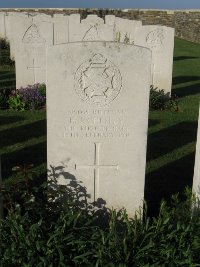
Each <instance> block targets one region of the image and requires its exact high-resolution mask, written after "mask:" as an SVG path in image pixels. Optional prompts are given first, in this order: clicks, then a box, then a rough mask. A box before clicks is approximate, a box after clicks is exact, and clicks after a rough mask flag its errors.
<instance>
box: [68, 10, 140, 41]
mask: <svg viewBox="0 0 200 267" xmlns="http://www.w3.org/2000/svg"><path fill="white" fill-rule="evenodd" d="M141 25H142V23H141V22H140V21H135V20H127V19H121V18H117V17H115V16H113V15H108V16H105V22H104V20H103V19H102V18H100V17H98V16H97V15H88V16H87V18H86V19H83V20H81V18H80V14H74V15H70V16H69V36H70V37H69V40H70V42H76V41H117V42H122V43H133V42H134V38H135V29H136V27H139V26H141Z"/></svg>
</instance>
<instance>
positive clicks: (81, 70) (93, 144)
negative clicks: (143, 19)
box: [47, 42, 151, 216]
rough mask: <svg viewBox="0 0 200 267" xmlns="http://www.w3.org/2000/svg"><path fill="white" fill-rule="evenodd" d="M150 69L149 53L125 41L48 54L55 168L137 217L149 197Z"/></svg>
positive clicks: (77, 46) (67, 47)
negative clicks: (146, 185)
mask: <svg viewBox="0 0 200 267" xmlns="http://www.w3.org/2000/svg"><path fill="white" fill-rule="evenodd" d="M150 65H151V52H150V50H149V49H146V48H143V47H138V46H134V45H127V44H122V43H113V42H78V43H72V44H66V45H59V46H54V47H51V48H48V49H47V138H48V168H50V166H53V167H58V166H60V170H59V168H57V171H56V172H57V173H58V174H59V178H58V180H59V182H60V183H69V182H70V181H72V180H73V179H76V180H77V182H79V183H81V185H82V186H85V187H86V189H87V191H88V193H89V194H90V196H91V198H90V201H91V202H93V201H97V202H99V201H100V202H101V201H102V200H104V201H105V202H106V205H107V207H114V208H122V207H125V208H126V209H127V210H128V213H129V215H130V216H133V215H134V212H135V210H136V209H138V208H139V206H140V205H142V201H143V196H144V178H145V164H146V141H147V124H148V104H149V86H150ZM57 70H59V71H57ZM141 77H142V79H141ZM72 182H73V181H72Z"/></svg>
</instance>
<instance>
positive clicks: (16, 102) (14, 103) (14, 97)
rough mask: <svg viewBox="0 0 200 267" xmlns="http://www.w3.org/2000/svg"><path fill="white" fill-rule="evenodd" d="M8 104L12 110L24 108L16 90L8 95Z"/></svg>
mask: <svg viewBox="0 0 200 267" xmlns="http://www.w3.org/2000/svg"><path fill="white" fill-rule="evenodd" d="M8 105H9V108H10V109H13V110H18V111H22V110H25V103H24V101H23V99H22V97H21V95H20V94H19V92H18V91H17V90H15V91H13V92H12V93H11V95H10V96H9V99H8Z"/></svg>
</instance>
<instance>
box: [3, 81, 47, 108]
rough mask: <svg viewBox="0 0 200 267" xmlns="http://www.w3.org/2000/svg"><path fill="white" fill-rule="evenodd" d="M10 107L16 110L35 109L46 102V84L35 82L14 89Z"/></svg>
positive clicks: (9, 102)
mask: <svg viewBox="0 0 200 267" xmlns="http://www.w3.org/2000/svg"><path fill="white" fill-rule="evenodd" d="M8 104H9V107H10V108H11V109H14V110H35V109H40V108H43V107H44V106H45V104H46V85H45V84H39V83H37V84H34V85H28V86H27V87H21V88H20V89H17V90H16V91H13V93H12V95H10V98H9V100H8Z"/></svg>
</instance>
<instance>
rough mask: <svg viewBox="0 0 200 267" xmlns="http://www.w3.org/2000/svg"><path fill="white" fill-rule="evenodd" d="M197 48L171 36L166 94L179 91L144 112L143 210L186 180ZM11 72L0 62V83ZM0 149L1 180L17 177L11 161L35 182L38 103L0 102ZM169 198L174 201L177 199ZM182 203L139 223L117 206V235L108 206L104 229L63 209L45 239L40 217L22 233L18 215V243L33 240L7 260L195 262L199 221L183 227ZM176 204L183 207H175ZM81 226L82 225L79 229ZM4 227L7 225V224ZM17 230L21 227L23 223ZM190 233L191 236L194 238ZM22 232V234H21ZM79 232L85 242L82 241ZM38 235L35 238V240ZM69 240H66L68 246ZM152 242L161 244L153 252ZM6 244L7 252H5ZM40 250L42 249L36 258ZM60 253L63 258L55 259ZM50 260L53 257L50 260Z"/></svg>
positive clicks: (41, 171) (42, 168) (41, 165)
mask: <svg viewBox="0 0 200 267" xmlns="http://www.w3.org/2000/svg"><path fill="white" fill-rule="evenodd" d="M199 51H200V45H199V44H195V43H191V42H188V41H185V40H181V39H178V38H176V39H175V50H174V65H173V90H172V94H176V95H177V96H178V103H179V111H178V112H174V111H150V114H149V130H148V145H147V167H146V181H145V199H146V200H147V204H148V214H149V215H155V214H157V212H158V207H159V205H160V200H161V199H162V198H165V199H166V200H169V199H170V197H171V195H172V194H175V193H177V192H179V193H180V194H181V195H182V193H183V191H184V190H185V187H186V186H189V187H191V186H192V179H193V170H194V158H195V145H196V135H197V119H198V110H199V100H200V90H199V88H200V71H199V70H200V56H199ZM2 55H3V54H1V57H2ZM14 77H15V74H14V68H13V67H12V66H10V65H7V64H6V63H5V64H3V65H1V67H0V88H3V87H7V88H10V87H12V88H14V87H13V86H14V81H15V80H14ZM0 155H1V162H2V178H3V181H5V182H6V183H7V184H13V183H14V184H16V183H17V181H16V179H18V178H19V177H17V176H16V174H15V173H14V171H13V170H12V168H13V167H14V166H20V165H23V166H25V165H26V164H27V165H29V164H33V165H34V167H33V170H34V171H35V172H36V173H37V181H36V183H37V184H38V181H39V180H38V179H40V177H44V176H45V173H46V161H47V159H46V112H45V110H36V111H21V112H16V111H12V110H0ZM16 177H17V178H16ZM14 181H15V182H14ZM43 181H44V180H43ZM43 181H42V182H43ZM175 204H177V202H176V201H175ZM181 205H182V204H180V206H178V204H177V207H175V206H173V209H171V210H167V209H166V210H165V212H162V209H161V211H160V216H159V217H158V219H155V221H153V222H152V223H151V224H150V222H149V220H148V219H147V218H146V219H145V224H144V225H143V224H142V221H140V220H138V221H137V220H135V222H132V223H130V225H129V223H128V219H127V216H126V214H121V217H122V219H123V223H124V224H125V225H126V226H125V229H126V230H125V231H124V232H123V235H122V236H117V234H116V233H117V229H120V227H124V226H123V225H124V224H123V225H122V224H120V223H121V222H120V220H119V217H120V216H119V215H118V214H116V213H115V212H113V213H111V215H110V217H109V218H110V221H109V226H108V229H109V230H108V232H106V233H105V232H103V231H101V230H100V231H98V230H97V228H95V226H94V222H93V223H91V222H90V223H89V222H85V221H86V219H85V217H84V215H80V213H78V214H77V213H76V212H74V210H73V209H72V211H70V210H67V212H66V215H62V216H63V217H62V216H61V217H60V221H59V222H60V224H59V223H58V224H57V226H56V227H55V229H54V232H53V230H52V229H51V231H52V232H51V231H50V230H49V232H50V233H51V236H50V234H49V240H48V246H46V243H45V241H44V242H42V239H40V238H39V236H40V234H41V232H40V229H39V227H41V228H42V227H43V226H42V222H41V225H39V224H36V221H35V225H34V227H33V228H31V230H30V232H29V235H27V229H25V228H26V227H24V226H25V224H26V223H27V221H26V218H24V221H23V222H22V227H23V231H24V232H23V234H24V235H27V236H26V237H24V239H23V238H22V236H23V234H21V237H20V240H21V242H22V243H23V242H24V247H21V248H20V249H21V250H20V251H23V249H24V251H26V250H28V249H27V247H28V246H29V245H28V242H30V240H31V242H33V240H35V241H34V242H35V244H36V245H35V246H36V248H33V247H32V251H31V250H30V251H28V252H30V254H31V256H30V255H29V253H28V252H27V253H26V252H19V253H21V254H20V255H22V256H21V258H18V256H16V261H14V260H15V256H13V255H14V254H13V255H12V257H13V262H12V264H13V263H15V265H10V266H22V265H20V260H21V262H23V260H24V259H25V258H26V259H27V261H26V262H28V261H29V264H30V265H23V266H121V267H123V266H124V267H125V266H200V265H199V262H200V258H199V249H200V244H199V237H198V236H196V234H197V233H198V231H199V227H200V226H199V222H197V223H196V222H194V225H192V227H193V226H194V228H191V229H192V231H191V229H190V228H188V227H189V226H191V225H189V223H188V222H189V221H190V219H191V217H190V215H189V214H187V209H188V203H186V204H183V206H181ZM179 207H181V208H182V209H180V210H179ZM183 211H185V212H186V214H185V215H184V216H183V217H185V221H184V222H185V224H184V222H183V224H182V225H180V223H179V218H180V216H181V214H182V212H183ZM176 212H177V213H176ZM36 214H37V213H36ZM177 214H178V215H177ZM37 215H38V214H37ZM186 215H187V216H186ZM188 215H189V216H188ZM13 216H14V215H13ZM17 216H18V215H16V217H12V218H11V217H10V218H9V219H8V224H9V223H10V225H11V224H12V223H11V220H12V219H13V220H15V221H17V220H18V219H19V217H17ZM35 220H36V219H35ZM47 221H48V220H47ZM117 221H118V222H119V225H118V224H117ZM62 223H65V224H66V225H67V227H68V228H69V229H72V228H75V234H74V232H73V234H72V232H70V235H68V236H67V238H69V239H68V240H67V239H63V236H65V234H66V233H65V232H64V231H66V230H64V229H63V228H62ZM172 223H175V224H176V223H177V225H176V226H175V228H176V229H174V228H173V227H172ZM188 225H189V226H188ZM81 226H83V227H85V228H84V229H83V228H81ZM166 227H167V228H166ZM184 227H185V228H184ZM6 229H7V230H8V228H6ZM88 229H90V233H88V231H87V230H88ZM133 229H135V230H133ZM11 230H12V229H11ZM19 231H21V233H22V228H21V230H19ZM31 231H32V232H31ZM69 231H70V230H69ZM134 231H135V232H134ZM13 233H14V235H15V234H17V233H18V229H17V228H15V227H13ZM88 234H89V235H88ZM131 234H133V235H135V234H137V238H134V239H133V238H132V239H131V240H130V239H129V238H130V236H131ZM91 236H92V238H93V240H98V241H97V242H96V243H95V242H93V243H92V239H91ZM97 236H98V237H97ZM147 236H150V239H151V242H149V241H148V238H147ZM194 236H196V237H195V238H196V239H195V238H193V237H194ZM40 237H41V236H40ZM1 238H3V240H4V243H5V248H6V245H7V246H9V245H8V243H7V242H8V241H7V239H8V240H9V238H10V237H9V238H8V237H6V234H5V235H4V236H3V235H2V236H1ZM45 238H46V237H45ZM70 238H71V239H70ZM25 239H27V240H28V241H27V242H25ZM190 239H191V240H192V245H191V247H190V246H188V244H187V242H189V240H190ZM193 239H194V240H193ZM22 240H23V241H22ZM38 240H39V241H38ZM58 240H59V241H58ZM85 240H86V241H87V245H85V244H86V243H85V242H86V241H85ZM37 241H38V242H40V243H38V244H37ZM56 242H63V244H62V245H63V248H64V247H65V248H66V249H68V250H69V251H70V252H69V251H68V260H69V262H68V263H66V258H65V256H66V255H65V254H63V251H64V250H65V249H63V248H62V246H61V247H60V248H59V247H57V246H56V244H57V243H56ZM120 242H122V243H123V246H121V245H120V244H121V243H120ZM131 242H132V243H131ZM134 242H135V243H134ZM162 242H163V243H162ZM167 242H168V243H167ZM133 243H134V244H133ZM161 243H162V244H161ZM59 244H61V243H59ZM72 244H73V248H72V249H71V247H72ZM124 244H125V245H124ZM140 244H141V245H140ZM171 244H172V245H171ZM177 244H179V245H177ZM132 245H135V252H134V250H132V251H130V250H129V248H130V246H132ZM158 246H159V249H160V250H159V251H160V252H158ZM41 247H42V248H44V247H45V249H46V250H43V251H42V250H41ZM13 249H16V250H17V249H18V245H17V242H15V241H13V248H12V251H13ZM70 249H71V250H70ZM10 251H11V250H10ZM10 251H9V253H11V252H10ZM44 251H45V252H44ZM9 253H8V256H7V259H6V257H5V259H4V260H5V263H4V264H6V263H7V264H8V265H9V264H11V262H10V261H9V259H8V258H9ZM37 253H40V257H39V258H38V262H39V260H41V262H43V265H34V264H35V263H36V258H37V256H36V255H37ZM45 253H46V254H45ZM70 253H71V254H70ZM73 253H74V254H73ZM134 253H135V254H134ZM26 254H27V255H26ZM10 255H11V254H10ZM34 255H35V257H34ZM42 255H44V257H43V258H42ZM23 257H24V259H23ZM64 259H65V261H64ZM62 260H63V262H65V264H66V265H59V264H60V262H62ZM31 261H32V263H31ZM45 261H46V262H45ZM24 262H25V260H24ZM24 262H23V263H24ZM38 262H37V263H38ZM52 262H54V264H55V265H50V264H51V263H52ZM94 262H95V264H96V265H95V264H94ZM109 262H110V265H109ZM17 264H18V265H17ZM31 264H32V265H31ZM45 264H46V265H45ZM70 264H71V265H70ZM112 264H113V265H112ZM8 265H7V266H8ZM2 266H6V265H2Z"/></svg>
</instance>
